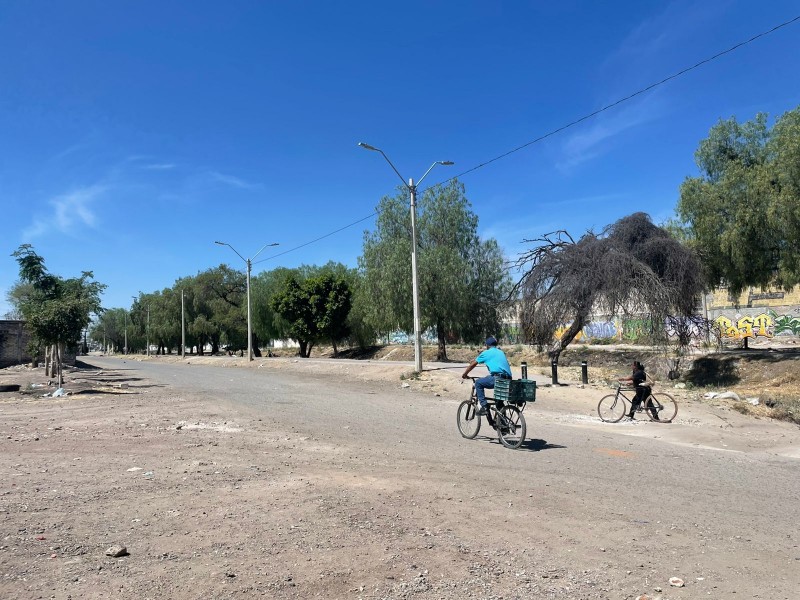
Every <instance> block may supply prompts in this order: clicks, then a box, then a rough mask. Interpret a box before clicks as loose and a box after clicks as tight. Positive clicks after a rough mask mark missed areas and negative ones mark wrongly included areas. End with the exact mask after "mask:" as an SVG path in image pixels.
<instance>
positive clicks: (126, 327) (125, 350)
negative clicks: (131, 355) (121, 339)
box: [122, 308, 128, 354]
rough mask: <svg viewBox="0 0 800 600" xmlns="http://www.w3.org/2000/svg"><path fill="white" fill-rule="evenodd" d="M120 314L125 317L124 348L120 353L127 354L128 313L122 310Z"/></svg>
mask: <svg viewBox="0 0 800 600" xmlns="http://www.w3.org/2000/svg"><path fill="white" fill-rule="evenodd" d="M122 314H124V315H125V346H124V347H123V348H122V353H123V354H127V353H128V311H127V310H125V309H124V308H123V309H122Z"/></svg>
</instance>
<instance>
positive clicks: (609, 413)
mask: <svg viewBox="0 0 800 600" xmlns="http://www.w3.org/2000/svg"><path fill="white" fill-rule="evenodd" d="M597 414H598V415H600V420H601V421H605V422H606V423H616V422H618V421H621V420H622V417H624V416H625V400H623V399H622V396H617V394H609V395H608V396H603V397H602V398H601V399H600V402H599V403H598V404H597Z"/></svg>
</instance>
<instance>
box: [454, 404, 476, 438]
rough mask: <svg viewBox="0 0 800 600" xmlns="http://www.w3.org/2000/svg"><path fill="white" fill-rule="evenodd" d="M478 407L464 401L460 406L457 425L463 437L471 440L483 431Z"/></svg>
mask: <svg viewBox="0 0 800 600" xmlns="http://www.w3.org/2000/svg"><path fill="white" fill-rule="evenodd" d="M477 411H478V405H477V404H476V403H475V402H471V401H470V400H464V401H463V402H462V403H461V404H459V405H458V412H457V413H456V423H457V424H458V431H459V432H460V433H461V435H462V436H464V437H465V438H467V439H468V440H471V439H472V438H474V437H475V436H476V435H478V432H479V431H480V430H481V418H480V417H479V416H478V414H477Z"/></svg>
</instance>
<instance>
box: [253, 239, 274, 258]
mask: <svg viewBox="0 0 800 600" xmlns="http://www.w3.org/2000/svg"><path fill="white" fill-rule="evenodd" d="M277 245H278V242H273V243H272V244H264V245H263V246H261V250H259V251H258V252H256V253H255V254H254V255H253V258H251V259H250V260H251V261H253V260H255V259H256V256H258V255H259V254H261V252H262V251H263V250H264V248H269V247H270V246H277Z"/></svg>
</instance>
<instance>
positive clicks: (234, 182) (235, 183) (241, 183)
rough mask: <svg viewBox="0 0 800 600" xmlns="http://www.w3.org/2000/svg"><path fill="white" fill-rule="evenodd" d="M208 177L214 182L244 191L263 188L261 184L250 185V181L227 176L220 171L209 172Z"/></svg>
mask: <svg viewBox="0 0 800 600" xmlns="http://www.w3.org/2000/svg"><path fill="white" fill-rule="evenodd" d="M208 175H209V177H210V178H211V179H212V180H213V181H218V182H219V183H224V184H225V185H229V186H231V187H235V188H239V189H242V190H257V189H260V188H261V187H263V186H262V185H261V184H260V183H250V182H249V181H245V180H244V179H241V178H239V177H235V176H233V175H226V174H224V173H220V172H219V171H209V173H208Z"/></svg>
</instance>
